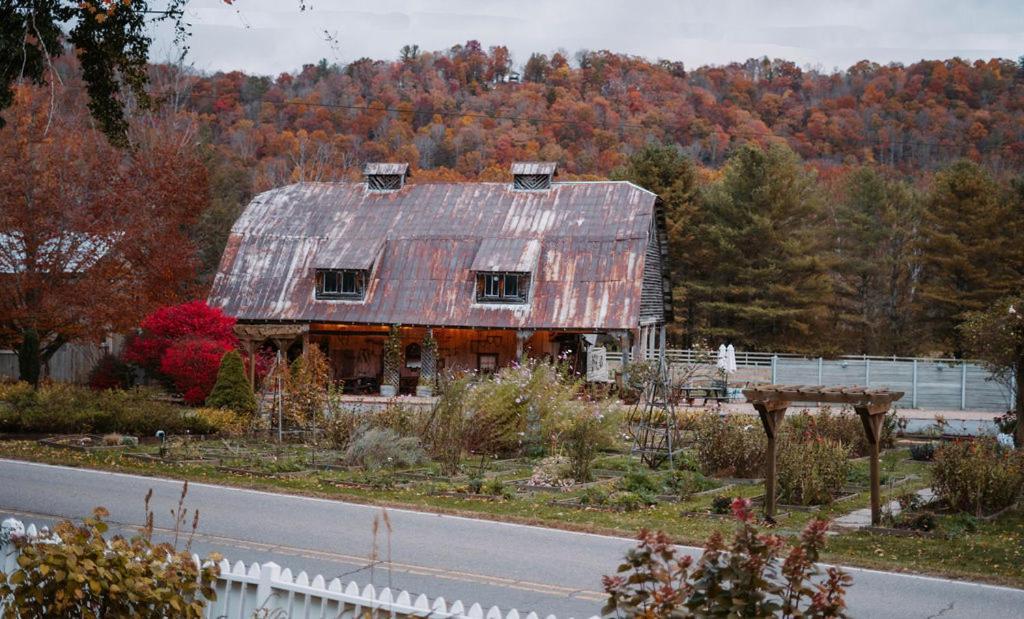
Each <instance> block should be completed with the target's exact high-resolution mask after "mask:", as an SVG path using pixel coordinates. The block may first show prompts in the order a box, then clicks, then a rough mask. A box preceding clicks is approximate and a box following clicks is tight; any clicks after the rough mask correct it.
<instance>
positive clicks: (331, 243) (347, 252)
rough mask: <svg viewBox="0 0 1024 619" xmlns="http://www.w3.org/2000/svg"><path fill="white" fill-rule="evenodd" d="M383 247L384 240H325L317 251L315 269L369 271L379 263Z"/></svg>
mask: <svg viewBox="0 0 1024 619" xmlns="http://www.w3.org/2000/svg"><path fill="white" fill-rule="evenodd" d="M383 247H384V239H383V238H371V239H367V238H362V239H360V238H340V239H339V238H328V239H324V240H323V241H322V242H321V243H320V244H319V246H318V247H317V249H316V256H315V257H314V259H313V267H314V268H317V269H356V270H363V271H368V270H370V268H371V267H373V264H374V262H376V261H377V258H378V257H379V256H380V250H381V249H383Z"/></svg>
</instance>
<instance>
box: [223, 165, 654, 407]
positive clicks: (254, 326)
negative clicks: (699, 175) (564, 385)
mask: <svg viewBox="0 0 1024 619" xmlns="http://www.w3.org/2000/svg"><path fill="white" fill-rule="evenodd" d="M511 172H512V174H511V178H510V182H464V183H415V182H411V179H410V169H409V166H408V165H407V164H397V163H376V164H374V163H371V164H368V165H367V166H366V167H365V170H364V177H365V179H364V182H330V183H324V182H315V183H310V182H306V183H297V184H293V185H288V186H285V187H280V188H277V189H273V190H270V191H267V192H265V193H262V194H260V195H258V196H256V197H255V198H254V199H253V200H252V201H251V202H250V204H249V205H248V206H247V207H246V209H245V210H244V212H243V213H242V215H241V216H240V217H239V219H238V221H237V222H236V223H235V224H234V226H233V227H232V229H231V233H230V236H229V238H228V241H227V246H226V248H225V251H224V254H223V257H222V259H221V262H220V267H219V270H218V273H217V275H216V277H215V279H214V282H213V287H212V290H211V292H210V297H209V302H210V304H211V305H212V306H216V307H220V308H222V309H223V310H224V311H225V312H226V313H227V314H229V315H232V316H234V317H235V318H237V320H238V326H237V328H236V331H237V333H238V335H239V337H240V339H241V340H242V342H243V344H244V345H245V346H246V347H247V348H248V349H249V350H250V351H252V350H255V349H256V348H257V347H259V346H261V345H273V346H275V347H277V348H278V349H280V350H282V351H291V354H293V355H294V354H298V353H300V352H301V350H303V349H304V348H305V347H308V346H319V347H320V349H321V350H322V351H323V352H324V353H325V354H326V356H327V358H328V359H329V360H330V365H331V371H332V373H333V375H334V377H335V378H336V379H338V380H344V381H345V384H346V391H350V392H352V391H355V392H358V391H360V390H362V391H366V392H372V391H374V390H375V389H377V388H378V387H379V386H380V384H381V380H382V376H383V374H384V371H385V367H384V365H385V362H384V358H385V355H384V349H385V343H386V341H387V338H388V334H389V331H394V330H397V333H398V337H400V339H401V347H402V351H403V353H404V354H403V356H402V362H401V367H400V369H399V373H400V376H401V381H400V388H401V390H402V391H411V390H413V389H414V388H415V386H416V384H417V383H418V382H421V381H420V378H421V373H424V372H434V371H436V370H438V369H441V368H452V369H463V370H479V371H481V372H488V371H493V370H494V369H496V368H498V367H500V366H503V365H506V364H509V363H512V362H515V361H517V360H520V359H522V358H524V357H530V358H546V357H550V358H555V357H558V356H562V357H565V358H568V359H569V360H570V362H573V363H576V364H577V366H578V367H580V369H582V365H583V364H584V363H585V361H584V360H585V358H586V355H585V352H586V349H587V347H588V346H594V345H603V346H609V347H611V348H613V349H619V350H622V351H624V352H626V353H628V354H630V355H633V356H637V355H639V356H646V355H648V354H651V352H652V351H654V350H656V349H657V348H659V347H663V345H664V325H665V323H666V321H669V320H671V311H672V303H671V291H670V288H669V285H668V279H667V273H666V263H665V255H666V233H665V219H664V214H663V212H662V207H661V203H660V201H659V200H658V198H657V196H655V195H654V194H653V193H651V192H649V191H647V190H645V189H643V188H641V187H638V186H636V185H634V184H632V183H629V182H625V181H585V182H584V181H566V182H562V181H558V180H556V175H557V167H556V165H555V164H554V163H548V162H524V163H515V164H513V165H512V170H511ZM425 340H426V341H427V345H424V341H425Z"/></svg>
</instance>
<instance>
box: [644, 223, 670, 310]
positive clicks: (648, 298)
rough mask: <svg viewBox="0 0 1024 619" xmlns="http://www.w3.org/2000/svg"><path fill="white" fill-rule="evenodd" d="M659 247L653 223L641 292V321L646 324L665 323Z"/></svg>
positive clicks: (663, 289) (645, 258) (655, 227)
mask: <svg viewBox="0 0 1024 619" xmlns="http://www.w3.org/2000/svg"><path fill="white" fill-rule="evenodd" d="M659 245H660V243H659V238H658V231H657V226H655V225H654V224H653V223H652V225H651V233H650V236H649V238H648V241H647V251H646V254H645V255H644V283H643V288H642V289H641V291H640V321H641V322H644V323H650V322H664V321H665V288H664V280H663V277H662V258H661V253H662V252H661V247H660V246H659Z"/></svg>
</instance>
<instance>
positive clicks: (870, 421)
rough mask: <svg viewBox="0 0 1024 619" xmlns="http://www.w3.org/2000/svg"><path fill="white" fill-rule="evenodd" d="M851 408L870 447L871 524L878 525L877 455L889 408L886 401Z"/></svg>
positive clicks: (878, 481) (880, 502) (878, 483)
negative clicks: (855, 413) (859, 421)
mask: <svg viewBox="0 0 1024 619" xmlns="http://www.w3.org/2000/svg"><path fill="white" fill-rule="evenodd" d="M853 410H854V411H856V412H857V415H859V416H860V420H861V423H862V425H863V426H864V434H865V435H866V436H867V439H868V446H869V447H870V448H871V453H870V456H871V524H872V525H874V526H878V525H879V524H880V523H881V522H882V488H881V474H880V471H879V463H878V456H879V451H880V445H881V442H882V422H883V421H884V420H885V413H886V412H888V410H889V405H888V403H886V404H885V406H884V407H882V406H880V405H878V404H856V405H854V407H853Z"/></svg>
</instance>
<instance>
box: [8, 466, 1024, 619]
mask: <svg viewBox="0 0 1024 619" xmlns="http://www.w3.org/2000/svg"><path fill="white" fill-rule="evenodd" d="M149 488H153V490H154V498H153V506H154V508H155V511H156V515H157V523H156V525H157V527H158V528H159V527H168V526H169V525H170V520H171V519H170V516H169V515H168V512H169V510H170V509H171V507H173V506H174V505H175V504H176V502H177V498H178V495H179V493H180V490H181V482H177V481H172V480H164V479H156V478H150V477H139V476H134V475H123V474H118V473H106V472H100V471H89V470H81V469H75V468H67V467H54V466H47V465H42V464H33V463H26V462H15V461H10V460H2V459H0V517H7V516H8V515H14V516H17V517H19V518H21V519H22V520H25V521H31V522H36V523H51V522H53V520H54V519H55V518H81V517H83V516H85V515H87V514H88V513H89V512H90V511H91V509H92V507H93V506H95V505H103V506H105V507H107V509H109V510H110V512H111V517H110V518H111V520H112V521H113V522H115V523H117V524H119V525H120V526H122V527H129V526H137V525H139V524H141V523H142V518H143V497H144V495H145V493H146V491H147V490H148V489H149ZM188 505H189V506H191V507H196V508H198V509H199V510H200V527H199V529H200V534H199V535H198V536H197V538H196V540H195V543H194V545H193V550H194V551H196V552H199V553H200V554H204V553H206V552H209V551H213V550H216V551H218V552H220V553H222V554H224V555H225V556H226V557H228V558H229V559H230V560H232V561H235V560H242V561H244V562H246V563H249V562H251V561H257V560H258V561H268V560H273V561H275V562H277V563H279V564H280V565H282V566H285V567H290V568H291V569H292V571H293V572H298V571H300V570H306V571H307V572H309V573H311V574H316V573H320V574H323V575H324V577H325V578H327V579H328V580H329V579H330V578H333V577H339V578H341V579H342V580H343V581H345V580H355V581H357V582H359V583H361V584H364V583H367V582H373V583H374V584H375V585H390V586H392V587H399V588H403V589H406V590H409V591H410V592H413V593H426V594H427V595H428V596H430V597H434V596H438V595H443V596H444V597H445V599H447V600H453V599H461V600H463V601H464V602H465V603H466V604H467V606H468V605H469V604H470V603H472V602H479V603H480V604H481V605H483V606H484V607H487V606H490V605H492V604H497V605H499V606H501V607H502V608H504V609H508V608H513V607H514V608H517V609H519V610H520V611H521V612H522V611H531V610H533V611H536V612H537V613H538V614H540V615H541V616H543V615H545V614H548V613H554V614H557V615H558V616H559V617H569V616H576V617H586V616H590V615H592V614H594V613H597V612H598V611H599V610H600V607H601V604H602V601H603V599H604V596H603V595H602V594H601V593H600V589H601V587H600V577H601V575H602V574H605V573H610V572H612V571H614V569H615V566H616V565H618V562H619V559H620V558H621V557H622V555H623V553H624V552H625V550H626V549H627V548H629V546H630V545H631V543H632V542H631V541H630V540H627V539H623V538H615V537H605V536H598V535H589V534H582V533H571V532H566V531H558V530H553V529H545V528H540V527H528V526H522V525H513V524H504V523H496V522H489V521H485V520H474V519H470V518H460V517H455V516H441V515H435V514H426V513H421V512H414V511H406V510H395V509H389V510H388V512H387V513H388V518H389V519H390V523H391V528H392V534H391V540H390V553H391V567H390V569H388V567H387V566H386V565H385V564H378V565H376V566H374V567H373V568H372V569H371V568H370V566H369V565H368V564H369V561H368V557H369V556H370V553H371V551H372V546H373V534H372V528H373V521H374V518H375V517H379V515H380V513H381V509H380V508H375V507H369V506H364V505H356V504H351V503H343V502H340V501H331V500H323V499H315V498H305V497H295V496H287V495H276V494H269V493H264V492H256V491H250V490H240V489H234V488H225V487H221V486H214V485H205V484H191V485H190V490H189V496H188ZM161 518H162V520H161ZM378 539H379V547H380V551H379V552H380V556H381V559H386V558H387V554H388V549H387V538H386V536H385V535H383V534H381V535H380V536H379V538H378ZM690 550H692V551H693V552H697V550H698V549H690ZM850 571H851V572H852V573H853V576H854V580H855V584H854V587H853V588H852V589H851V591H850V593H849V598H848V600H849V602H850V604H851V610H852V613H853V615H854V616H857V617H907V618H911V617H920V618H922V619H923V618H925V617H935V616H940V615H941V617H943V618H944V619H949V618H951V617H970V618H971V619H981V618H989V617H992V618H996V617H999V618H1001V617H1019V616H1021V613H1022V609H1024V591H1022V590H1017V589H1009V588H1003V587H993V586H988V585H979V584H973V583H964V582H957V581H948V580H942V579H936V578H927V577H919V576H910V575H900V574H890V573H884V572H875V571H871V570H859V569H851V570H850Z"/></svg>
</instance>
